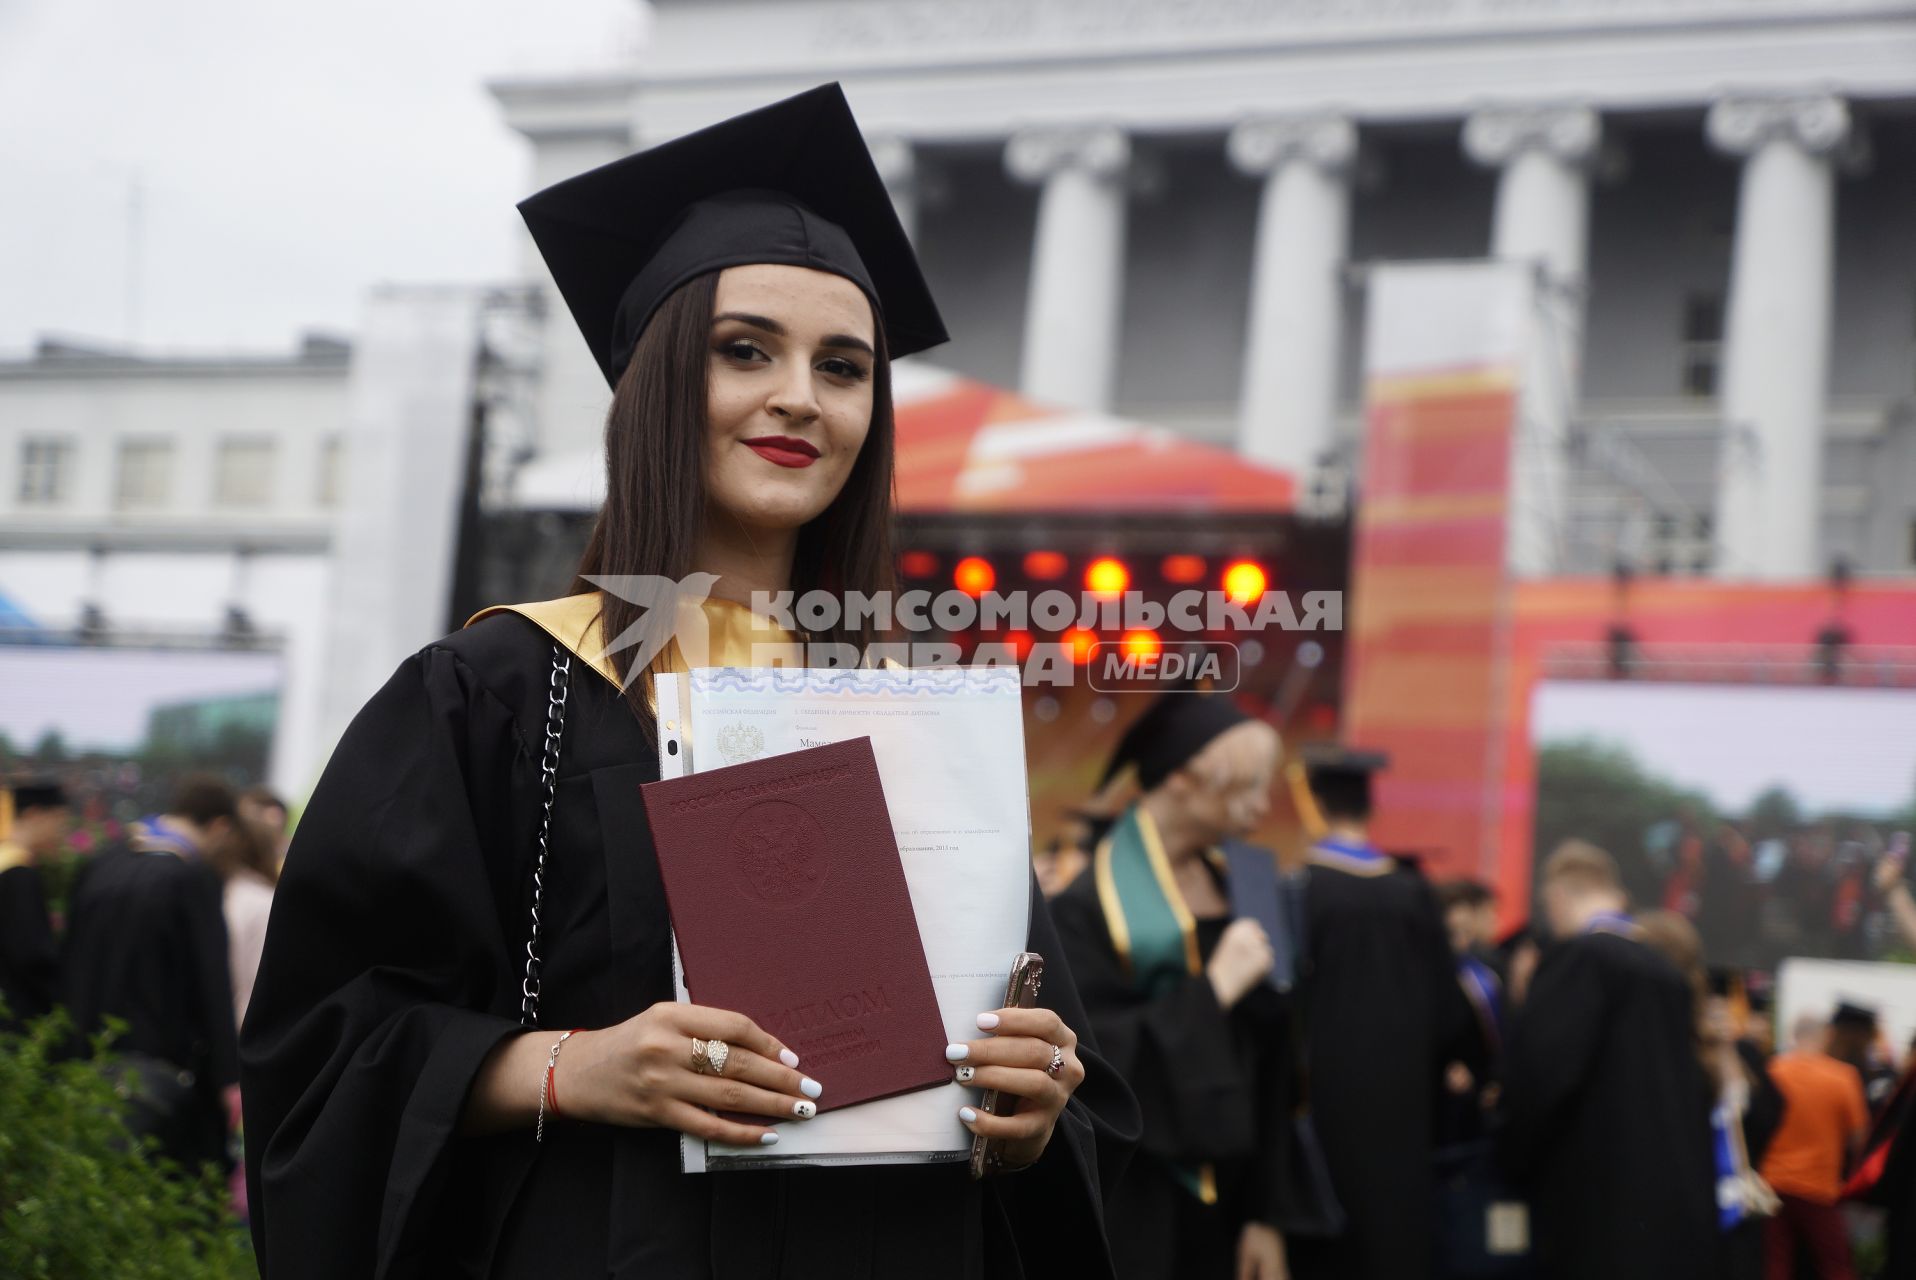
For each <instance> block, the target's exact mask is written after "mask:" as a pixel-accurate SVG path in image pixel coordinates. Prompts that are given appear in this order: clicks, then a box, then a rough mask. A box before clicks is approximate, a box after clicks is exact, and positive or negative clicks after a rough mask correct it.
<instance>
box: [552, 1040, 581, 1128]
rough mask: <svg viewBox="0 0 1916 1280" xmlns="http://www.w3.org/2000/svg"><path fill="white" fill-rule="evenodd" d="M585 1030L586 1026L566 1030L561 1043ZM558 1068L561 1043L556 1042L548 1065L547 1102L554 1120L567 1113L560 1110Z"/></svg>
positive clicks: (562, 1117) (561, 1117) (563, 1116)
mask: <svg viewBox="0 0 1916 1280" xmlns="http://www.w3.org/2000/svg"><path fill="white" fill-rule="evenodd" d="M584 1030H585V1028H584V1027H574V1028H572V1030H570V1031H568V1032H566V1033H565V1034H564V1035H562V1036H560V1037H559V1044H564V1043H565V1042H566V1041H568V1040H570V1039H571V1038H572V1037H573V1036H576V1035H578V1034H579V1033H580V1032H581V1031H584ZM558 1070H559V1045H557V1044H555V1045H553V1046H552V1061H551V1062H550V1063H548V1064H547V1065H546V1103H547V1105H548V1106H549V1107H551V1109H552V1118H553V1119H554V1120H561V1119H564V1118H565V1113H564V1112H562V1111H560V1110H559V1076H558Z"/></svg>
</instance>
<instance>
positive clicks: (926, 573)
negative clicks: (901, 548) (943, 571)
mask: <svg viewBox="0 0 1916 1280" xmlns="http://www.w3.org/2000/svg"><path fill="white" fill-rule="evenodd" d="M898 571H899V572H900V573H902V574H904V575H905V576H906V577H907V578H929V577H930V576H931V575H932V574H934V573H937V572H938V557H937V556H935V555H933V554H932V553H931V552H929V551H907V552H906V553H905V554H904V555H902V556H899V557H898Z"/></svg>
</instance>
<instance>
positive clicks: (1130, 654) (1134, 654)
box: [1118, 629, 1164, 658]
mask: <svg viewBox="0 0 1916 1280" xmlns="http://www.w3.org/2000/svg"><path fill="white" fill-rule="evenodd" d="M1118 648H1119V650H1120V651H1121V652H1122V653H1123V654H1124V656H1125V657H1127V658H1155V657H1156V656H1157V655H1158V654H1159V652H1160V651H1162V650H1163V648H1164V642H1163V641H1162V640H1160V639H1158V633H1157V632H1155V631H1150V630H1145V629H1139V630H1137V631H1127V632H1125V633H1124V639H1123V640H1121V641H1119V642H1118Z"/></svg>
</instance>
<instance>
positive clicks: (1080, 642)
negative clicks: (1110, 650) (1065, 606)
mask: <svg viewBox="0 0 1916 1280" xmlns="http://www.w3.org/2000/svg"><path fill="white" fill-rule="evenodd" d="M1097 642H1098V637H1097V635H1096V634H1095V633H1094V632H1091V631H1087V630H1085V628H1083V627H1073V628H1071V630H1069V631H1067V632H1065V633H1064V634H1063V635H1061V636H1059V637H1058V643H1060V644H1062V645H1063V646H1064V647H1065V648H1067V649H1069V650H1070V651H1071V661H1072V662H1073V663H1075V664H1076V665H1078V666H1080V667H1082V666H1083V665H1084V664H1085V663H1087V662H1089V661H1091V646H1092V645H1094V644H1096V643H1097Z"/></svg>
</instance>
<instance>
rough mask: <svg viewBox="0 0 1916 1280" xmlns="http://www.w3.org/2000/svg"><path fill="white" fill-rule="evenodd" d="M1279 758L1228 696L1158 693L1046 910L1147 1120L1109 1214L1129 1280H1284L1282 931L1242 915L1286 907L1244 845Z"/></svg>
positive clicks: (1121, 1268)
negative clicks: (1101, 820)
mask: <svg viewBox="0 0 1916 1280" xmlns="http://www.w3.org/2000/svg"><path fill="white" fill-rule="evenodd" d="M1279 754H1280V752H1279V742H1278V736H1277V733H1276V731H1275V730H1274V729H1272V728H1271V727H1270V726H1269V725H1267V724H1265V723H1264V722H1263V721H1261V720H1257V719H1254V718H1252V717H1250V716H1247V715H1245V714H1244V713H1243V712H1241V711H1239V710H1238V709H1237V707H1236V706H1235V705H1234V704H1233V703H1232V701H1231V699H1229V698H1228V697H1226V696H1223V695H1220V694H1204V693H1195V692H1182V691H1180V692H1174V693H1168V694H1165V695H1162V696H1161V697H1160V698H1159V699H1158V701H1156V702H1155V703H1153V704H1152V705H1151V706H1150V707H1149V708H1148V709H1147V710H1146V711H1145V712H1144V713H1143V714H1142V715H1140V716H1139V717H1138V719H1137V720H1136V721H1135V722H1133V723H1132V725H1131V726H1130V728H1129V729H1127V730H1126V732H1125V734H1124V737H1123V739H1122V740H1121V741H1120V742H1119V744H1118V749H1117V751H1116V753H1115V755H1114V756H1113V758H1112V761H1111V764H1110V766H1109V768H1107V769H1106V771H1105V778H1104V784H1105V785H1104V790H1103V793H1102V794H1103V797H1104V798H1105V799H1106V800H1107V801H1108V802H1110V805H1111V807H1112V808H1115V809H1117V816H1116V818H1115V821H1114V822H1113V823H1112V825H1111V827H1110V830H1109V831H1108V832H1107V833H1106V834H1105V835H1104V837H1103V838H1102V839H1101V840H1100V841H1099V843H1098V845H1097V848H1096V851H1095V852H1094V854H1093V856H1092V860H1091V865H1090V867H1089V868H1088V869H1087V870H1086V872H1085V873H1084V874H1082V875H1080V876H1078V877H1077V879H1076V880H1075V881H1073V882H1072V883H1071V885H1070V886H1069V887H1068V888H1066V889H1065V890H1064V891H1063V892H1062V893H1060V894H1059V895H1058V896H1057V897H1056V898H1054V899H1053V900H1052V904H1051V908H1052V914H1053V916H1054V918H1055V919H1056V922H1057V925H1058V933H1059V936H1060V938H1061V940H1062V941H1063V943H1064V947H1065V952H1066V958H1067V959H1068V961H1069V962H1070V965H1071V971H1072V974H1073V976H1074V977H1075V978H1076V979H1077V981H1078V986H1079V991H1080V993H1081V995H1082V996H1083V999H1084V1003H1085V1011H1086V1013H1087V1014H1088V1015H1089V1016H1090V1018H1091V1024H1092V1027H1093V1029H1094V1030H1095V1032H1096V1035H1097V1038H1098V1043H1099V1045H1100V1047H1101V1048H1102V1049H1103V1050H1104V1052H1105V1055H1106V1057H1107V1059H1108V1060H1109V1061H1110V1062H1111V1063H1112V1065H1113V1066H1115V1067H1116V1068H1117V1069H1118V1071H1119V1072H1120V1073H1121V1074H1123V1075H1124V1077H1125V1079H1126V1080H1127V1082H1128V1083H1129V1084H1130V1085H1131V1087H1132V1089H1133V1090H1134V1091H1135V1092H1136V1094H1137V1097H1138V1102H1139V1106H1140V1108H1141V1110H1142V1112H1143V1115H1144V1135H1143V1140H1142V1144H1141V1150H1140V1152H1139V1154H1138V1156H1137V1157H1136V1158H1135V1159H1133V1161H1132V1162H1131V1167H1130V1169H1129V1170H1128V1171H1127V1172H1126V1175H1125V1179H1124V1181H1123V1183H1122V1184H1121V1185H1120V1186H1119V1188H1118V1190H1117V1192H1116V1194H1115V1199H1114V1203H1113V1205H1112V1208H1111V1212H1110V1214H1109V1216H1108V1218H1107V1222H1108V1224H1109V1231H1110V1237H1111V1251H1112V1256H1113V1258H1114V1259H1115V1260H1116V1262H1117V1267H1118V1273H1119V1275H1120V1276H1123V1277H1127V1278H1135V1280H1160V1278H1169V1277H1186V1276H1189V1277H1233V1276H1249V1277H1254V1278H1256V1280H1276V1277H1279V1276H1282V1275H1284V1274H1285V1273H1284V1270H1283V1267H1284V1254H1283V1241H1282V1239H1281V1238H1280V1236H1279V1234H1278V1231H1277V1228H1276V1222H1277V1213H1278V1208H1279V1197H1280V1195H1281V1190H1282V1188H1281V1185H1280V1184H1281V1178H1282V1172H1283V1159H1284V1140H1283V1135H1284V1134H1285V1132H1286V1130H1287V1126H1288V1116H1289V1111H1288V1107H1289V1098H1288V1093H1289V1072H1290V1068H1289V1062H1290V1058H1291V1052H1290V1044H1289V1027H1290V1021H1291V1015H1290V1007H1289V1004H1288V994H1287V989H1288V985H1289V977H1290V974H1291V972H1292V968H1291V959H1292V957H1291V956H1290V954H1289V949H1288V945H1287V943H1286V942H1285V930H1284V928H1283V926H1282V924H1281V923H1279V921H1278V919H1277V917H1276V916H1274V915H1272V916H1271V917H1270V918H1269V919H1268V920H1266V921H1261V920H1260V919H1258V918H1254V917H1255V916H1257V915H1264V914H1268V913H1265V912H1263V911H1262V910H1261V909H1260V910H1258V911H1253V910H1251V909H1249V908H1247V907H1245V906H1243V905H1242V904H1241V899H1242V898H1243V896H1244V895H1243V894H1242V893H1241V892H1240V890H1241V889H1242V888H1243V887H1244V885H1245V884H1254V885H1256V886H1258V887H1259V888H1260V889H1261V890H1266V891H1268V892H1267V893H1265V894H1264V898H1266V899H1268V901H1269V902H1271V903H1273V904H1275V903H1276V902H1277V901H1278V895H1277V892H1276V889H1277V883H1278V880H1277V868H1276V859H1275V855H1274V854H1272V853H1271V852H1270V851H1269V850H1265V849H1259V848H1256V847H1254V846H1251V845H1247V844H1244V843H1242V842H1241V840H1240V839H1239V837H1242V836H1243V835H1245V834H1247V833H1248V832H1249V831H1251V830H1252V829H1253V828H1254V827H1256V825H1257V824H1258V822H1259V821H1261V820H1262V818H1263V817H1264V815H1265V813H1266V812H1267V811H1268V808H1269V803H1270V801H1269V796H1270V788H1271V784H1272V782H1273V779H1274V778H1275V776H1276V769H1277V763H1278V757H1279ZM1120 801H1128V802H1124V803H1121V805H1120ZM1240 881H1241V882H1244V883H1242V884H1241V883H1239V882H1240ZM1234 903H1239V904H1240V905H1239V906H1238V907H1237V908H1236V909H1234V907H1233V904H1234ZM1273 934H1276V935H1278V937H1277V939H1276V945H1274V940H1273Z"/></svg>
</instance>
